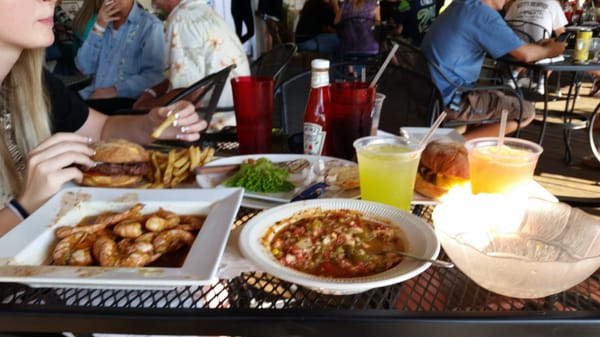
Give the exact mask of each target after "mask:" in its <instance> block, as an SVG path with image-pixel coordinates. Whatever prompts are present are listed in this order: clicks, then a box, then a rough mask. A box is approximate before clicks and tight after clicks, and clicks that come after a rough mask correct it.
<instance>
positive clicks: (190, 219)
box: [175, 215, 204, 232]
mask: <svg viewBox="0 0 600 337" xmlns="http://www.w3.org/2000/svg"><path fill="white" fill-rule="evenodd" d="M203 224H204V220H203V219H201V218H198V217H196V216H186V215H184V216H182V217H181V222H180V224H179V225H177V226H176V227H175V228H178V229H183V230H186V231H188V232H193V231H198V230H200V228H202V225H203Z"/></svg>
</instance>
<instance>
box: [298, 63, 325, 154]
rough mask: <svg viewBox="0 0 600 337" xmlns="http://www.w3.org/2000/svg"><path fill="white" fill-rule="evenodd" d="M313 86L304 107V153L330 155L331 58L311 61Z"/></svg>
mask: <svg viewBox="0 0 600 337" xmlns="http://www.w3.org/2000/svg"><path fill="white" fill-rule="evenodd" d="M311 69H312V71H311V81H310V82H311V83H310V84H311V86H310V93H309V96H308V102H306V108H305V109H304V154H314V155H329V154H330V153H331V150H330V148H331V147H330V145H329V144H330V143H331V141H330V140H329V139H328V138H327V129H326V125H327V124H326V121H327V117H328V114H329V111H330V91H329V60H324V59H314V60H312V62H311Z"/></svg>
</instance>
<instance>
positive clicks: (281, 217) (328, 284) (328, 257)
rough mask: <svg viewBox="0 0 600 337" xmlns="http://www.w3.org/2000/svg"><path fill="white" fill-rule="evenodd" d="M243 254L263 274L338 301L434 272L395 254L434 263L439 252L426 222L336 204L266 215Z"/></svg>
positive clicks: (380, 208)
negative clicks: (409, 255)
mask: <svg viewBox="0 0 600 337" xmlns="http://www.w3.org/2000/svg"><path fill="white" fill-rule="evenodd" d="M358 218H360V220H358ZM239 247H240V250H241V251H242V253H243V254H244V256H245V257H246V258H248V259H249V260H251V261H252V262H253V263H254V264H255V265H256V266H257V268H258V269H259V270H261V271H264V272H267V273H269V274H271V275H274V276H276V277H278V278H280V279H282V280H286V281H289V282H293V283H296V284H299V285H302V286H305V287H308V288H310V289H313V290H315V291H318V292H322V293H327V294H336V295H342V294H353V293H359V292H363V291H366V290H369V289H373V288H377V287H383V286H387V285H391V284H395V283H398V282H402V281H405V280H408V279H410V278H412V277H414V276H416V275H418V274H420V273H422V272H423V271H425V270H426V269H427V268H429V267H430V265H431V264H430V263H429V262H422V261H416V260H413V259H410V258H403V257H401V256H400V255H398V254H396V253H395V252H396V251H401V252H410V253H412V254H414V255H418V256H422V257H425V258H430V259H434V258H436V257H437V255H438V253H439V251H440V243H439V241H438V239H437V237H436V236H435V233H434V231H433V229H432V228H431V226H430V225H428V224H427V223H425V222H424V221H423V220H422V219H420V218H418V217H416V216H414V215H412V214H410V213H408V212H405V211H403V210H400V209H398V208H396V207H392V206H388V205H383V204H380V203H376V202H370V201H364V200H352V199H335V198H333V199H313V200H304V201H299V202H294V203H290V204H285V205H280V206H277V207H274V208H271V209H268V210H265V211H263V212H261V213H260V214H258V215H256V216H255V217H253V218H252V219H250V220H249V221H248V222H247V223H246V224H245V225H244V227H243V229H242V232H241V234H240V238H239Z"/></svg>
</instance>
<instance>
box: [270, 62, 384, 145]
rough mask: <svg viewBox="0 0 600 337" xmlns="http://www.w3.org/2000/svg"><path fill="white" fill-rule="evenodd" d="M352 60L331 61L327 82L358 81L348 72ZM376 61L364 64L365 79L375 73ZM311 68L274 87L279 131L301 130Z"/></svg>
mask: <svg viewBox="0 0 600 337" xmlns="http://www.w3.org/2000/svg"><path fill="white" fill-rule="evenodd" d="M352 64H353V62H352V61H346V62H333V63H331V64H330V67H329V82H330V83H334V82H341V81H358V80H360V77H357V76H355V74H350V73H348V71H347V70H348V66H350V65H352ZM378 66H379V64H378V63H372V64H366V65H365V67H366V74H367V77H366V78H365V80H366V81H370V80H371V79H372V77H373V76H374V74H375V72H376V71H375V70H376V68H378ZM310 77H311V70H310V69H309V70H304V71H301V72H299V73H296V74H295V75H293V76H290V77H288V78H286V79H285V80H284V81H282V82H281V83H280V84H279V86H277V88H276V89H275V109H276V111H277V112H279V118H280V121H279V128H280V133H281V134H282V135H284V136H292V135H297V134H299V133H301V132H302V131H303V123H304V109H305V107H306V101H307V100H308V94H309V91H310V79H311V78H310Z"/></svg>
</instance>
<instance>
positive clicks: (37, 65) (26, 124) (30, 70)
mask: <svg viewBox="0 0 600 337" xmlns="http://www.w3.org/2000/svg"><path fill="white" fill-rule="evenodd" d="M43 61H44V49H29V50H24V51H23V52H22V53H21V56H20V57H19V59H18V60H17V62H16V63H15V65H14V66H13V67H12V69H11V71H10V72H9V73H8V75H7V76H6V78H5V79H4V85H6V89H7V95H8V106H7V107H6V108H7V111H8V112H10V114H11V119H12V129H13V132H14V136H15V137H14V139H15V141H16V145H17V148H18V149H19V151H20V152H21V154H22V155H23V157H24V158H27V155H28V153H29V152H30V151H31V150H32V149H33V148H34V147H35V146H37V145H38V144H39V143H40V142H41V141H42V140H44V139H46V138H48V137H50V134H51V129H50V117H49V113H48V111H49V98H48V95H47V93H46V92H45V90H44V88H43V84H42V64H43ZM6 132H7V130H4V128H2V130H1V131H0V133H1V134H2V137H0V156H1V157H2V165H1V167H0V171H1V172H0V179H1V180H0V183H1V185H0V186H1V187H0V190H1V192H2V194H3V195H4V196H6V195H14V194H16V193H17V192H18V191H19V190H20V189H21V185H22V182H21V174H22V173H23V172H19V169H18V163H15V162H14V160H13V158H12V157H11V155H10V152H9V150H8V144H7V142H6V136H7V135H6V134H5V133H6Z"/></svg>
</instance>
